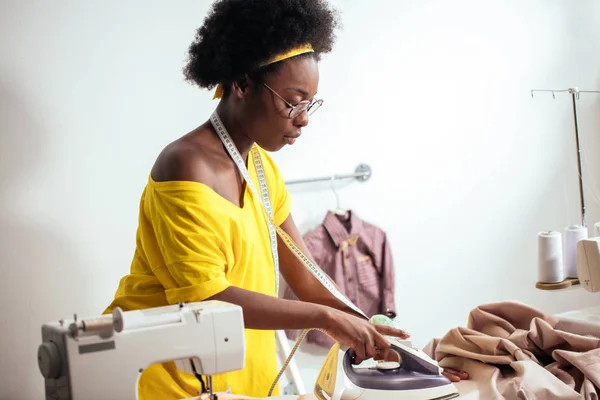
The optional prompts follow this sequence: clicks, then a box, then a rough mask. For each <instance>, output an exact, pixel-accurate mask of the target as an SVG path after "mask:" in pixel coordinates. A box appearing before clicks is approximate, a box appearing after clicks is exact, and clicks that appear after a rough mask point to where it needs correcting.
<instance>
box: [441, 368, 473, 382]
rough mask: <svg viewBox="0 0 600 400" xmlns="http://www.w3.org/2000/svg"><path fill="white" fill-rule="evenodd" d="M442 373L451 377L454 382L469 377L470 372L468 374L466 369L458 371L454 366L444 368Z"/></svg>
mask: <svg viewBox="0 0 600 400" xmlns="http://www.w3.org/2000/svg"><path fill="white" fill-rule="evenodd" d="M442 375H444V376H445V377H446V378H448V379H450V380H451V381H452V382H460V381H461V380H466V379H469V374H467V373H466V372H465V371H458V370H456V369H453V368H444V371H443V372H442Z"/></svg>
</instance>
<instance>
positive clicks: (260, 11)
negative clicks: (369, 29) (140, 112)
mask: <svg viewBox="0 0 600 400" xmlns="http://www.w3.org/2000/svg"><path fill="white" fill-rule="evenodd" d="M338 25H339V23H338V20H337V12H336V11H335V10H334V9H332V8H331V7H330V6H329V5H328V4H327V2H326V1H325V0H218V1H216V2H215V3H214V4H213V5H212V7H211V9H210V10H209V12H208V15H207V16H206V18H205V20H204V23H203V25H202V26H201V27H200V28H198V30H197V31H196V36H195V39H194V41H193V42H192V44H191V45H190V47H189V54H188V55H189V60H188V62H187V64H186V66H185V68H184V75H185V78H186V80H187V81H189V82H192V83H195V84H196V85H198V86H199V87H201V88H207V89H212V88H213V87H214V86H216V85H217V84H220V83H223V84H224V86H225V88H224V89H225V95H227V93H228V92H229V90H228V89H229V88H228V87H227V85H228V84H231V83H233V82H235V81H238V80H239V79H241V78H243V77H244V75H246V74H253V73H255V72H257V71H259V70H261V69H262V70H266V69H268V67H271V68H270V69H269V70H270V71H272V70H274V69H276V68H277V66H276V65H275V66H267V67H263V68H261V65H263V63H265V62H266V61H267V60H269V59H271V58H272V57H274V56H276V55H277V54H280V53H282V52H285V51H288V50H290V49H292V48H294V47H296V46H300V45H303V44H306V43H309V44H310V45H312V48H313V50H314V53H310V55H311V56H312V57H314V58H315V59H316V60H317V61H319V60H320V57H321V54H323V53H328V52H330V51H331V49H332V47H333V44H334V42H335V33H334V31H335V29H336V28H337V27H338ZM276 64H278V63H276ZM262 72H266V71H262Z"/></svg>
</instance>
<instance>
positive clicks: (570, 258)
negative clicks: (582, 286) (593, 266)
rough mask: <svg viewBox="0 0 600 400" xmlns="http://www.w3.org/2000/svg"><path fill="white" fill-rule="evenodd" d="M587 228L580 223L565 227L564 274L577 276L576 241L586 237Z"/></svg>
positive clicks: (570, 276) (568, 276)
mask: <svg viewBox="0 0 600 400" xmlns="http://www.w3.org/2000/svg"><path fill="white" fill-rule="evenodd" d="M587 237H588V231H587V228H586V227H584V226H581V225H573V226H569V227H567V228H566V229H565V265H564V270H565V276H566V277H567V278H577V243H578V242H579V241H580V240H583V239H587Z"/></svg>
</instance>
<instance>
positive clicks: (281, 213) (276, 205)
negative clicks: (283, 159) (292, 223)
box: [259, 148, 292, 225]
mask: <svg viewBox="0 0 600 400" xmlns="http://www.w3.org/2000/svg"><path fill="white" fill-rule="evenodd" d="M259 152H260V157H261V160H262V163H263V166H264V168H265V176H266V177H267V185H268V186H269V196H270V197H271V203H272V206H273V215H274V218H275V223H276V224H277V225H281V224H282V223H283V221H285V220H286V219H287V217H288V216H289V215H290V212H291V209H292V198H291V196H290V193H289V192H288V190H287V187H286V186H285V181H284V179H283V177H282V176H281V173H280V172H279V168H278V167H277V165H276V164H275V162H274V161H273V159H272V158H271V157H270V156H269V155H268V154H267V152H266V151H264V150H263V149H261V148H259Z"/></svg>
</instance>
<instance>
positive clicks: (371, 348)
mask: <svg viewBox="0 0 600 400" xmlns="http://www.w3.org/2000/svg"><path fill="white" fill-rule="evenodd" d="M325 332H326V333H327V334H328V335H329V336H331V337H332V338H333V339H334V340H336V341H337V342H338V343H340V344H341V345H345V346H348V347H350V348H351V349H353V350H354V351H355V352H356V359H355V360H354V362H355V364H360V363H361V362H363V361H364V360H368V359H369V358H373V357H376V356H377V357H378V358H385V357H387V354H388V352H389V351H390V347H391V345H390V343H389V342H388V340H387V339H386V338H385V337H384V336H383V335H386V336H395V337H398V338H401V339H406V338H408V337H410V335H409V334H408V333H406V332H404V331H403V330H400V329H395V328H392V327H390V326H384V325H375V324H372V323H370V322H369V321H367V320H366V319H362V318H359V317H355V316H353V315H350V314H348V313H346V312H343V311H339V310H336V309H330V310H329V313H328V317H327V322H326V328H325Z"/></svg>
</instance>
